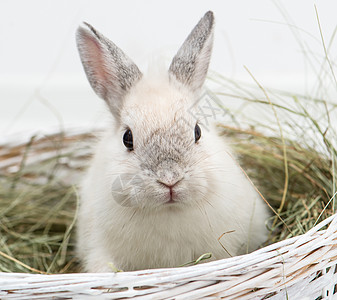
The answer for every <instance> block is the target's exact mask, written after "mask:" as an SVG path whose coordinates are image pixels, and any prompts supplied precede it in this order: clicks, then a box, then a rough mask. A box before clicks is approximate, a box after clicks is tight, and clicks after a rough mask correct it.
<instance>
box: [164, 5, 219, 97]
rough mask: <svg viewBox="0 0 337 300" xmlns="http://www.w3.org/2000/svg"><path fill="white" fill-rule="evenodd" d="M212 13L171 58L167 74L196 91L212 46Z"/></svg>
mask: <svg viewBox="0 0 337 300" xmlns="http://www.w3.org/2000/svg"><path fill="white" fill-rule="evenodd" d="M213 25H214V16H213V12H211V11H209V12H207V13H206V14H205V15H204V16H203V18H202V19H201V20H200V21H199V23H198V24H197V25H196V26H195V27H194V29H193V30H192V32H191V33H190V35H189V36H188V37H187V39H186V40H185V42H184V43H183V45H182V46H181V47H180V49H179V51H178V53H177V54H176V56H175V57H174V58H173V60H172V63H171V65H170V68H169V72H170V74H171V75H173V76H174V77H175V78H176V79H177V80H178V81H180V82H181V83H183V84H184V85H186V86H188V87H190V88H191V89H192V90H193V91H195V90H198V89H200V88H201V87H202V85H203V84H204V81H205V78H206V75H207V70H208V66H209V61H210V57H211V52H212V46H213Z"/></svg>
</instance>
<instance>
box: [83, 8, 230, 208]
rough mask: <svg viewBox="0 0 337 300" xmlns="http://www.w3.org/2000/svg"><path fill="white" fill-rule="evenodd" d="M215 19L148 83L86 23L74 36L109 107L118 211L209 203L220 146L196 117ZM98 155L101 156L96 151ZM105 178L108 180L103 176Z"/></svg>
mask: <svg viewBox="0 0 337 300" xmlns="http://www.w3.org/2000/svg"><path fill="white" fill-rule="evenodd" d="M213 24H214V19H213V13H212V12H207V13H206V14H205V16H204V17H203V18H202V19H201V20H200V21H199V23H198V24H197V25H196V27H195V28H194V29H193V30H192V32H191V33H190V35H189V36H188V37H187V39H186V40H185V42H184V43H183V45H182V46H181V48H180V49H179V51H178V52H177V54H176V55H175V57H174V58H173V60H172V63H171V65H170V67H169V70H168V72H166V74H164V75H163V76H162V78H147V77H146V76H143V75H142V73H141V72H140V70H139V69H138V67H137V66H136V65H135V64H134V63H133V62H132V61H131V60H130V59H129V58H128V57H127V56H126V55H125V54H124V53H123V52H122V51H121V50H120V49H119V48H118V47H117V46H116V45H115V44H113V43H112V42H111V41H109V40H108V39H107V38H105V37H104V36H103V35H102V34H100V33H99V32H98V31H97V30H95V29H94V28H93V27H92V26H90V25H89V24H85V26H83V27H80V28H79V29H78V32H77V44H78V49H79V52H80V56H81V60H82V64H83V66H84V69H85V72H86V75H87V77H88V80H89V82H90V84H91V86H92V88H93V89H94V91H95V92H96V93H97V95H98V96H99V97H101V98H103V99H104V100H105V102H106V103H107V105H108V107H109V109H110V111H111V113H112V116H113V119H114V120H115V122H114V123H115V125H116V126H115V127H114V128H111V130H110V131H111V134H110V137H109V138H107V139H106V140H105V143H106V145H105V146H104V147H105V150H104V151H103V152H104V153H102V154H101V155H107V159H106V164H107V165H108V166H105V167H106V168H108V169H109V176H110V177H109V178H102V180H105V181H109V184H110V186H111V194H112V196H113V197H114V199H115V200H116V201H117V202H118V203H119V204H121V205H125V206H131V205H132V206H139V207H143V208H145V207H175V206H185V205H190V204H195V203H197V202H202V201H207V197H208V195H209V193H210V191H212V190H213V191H214V190H216V187H214V184H216V182H218V181H217V179H216V178H214V176H215V175H214V172H215V170H217V169H219V165H218V164H219V161H218V160H219V159H218V158H216V157H217V156H218V154H217V153H219V152H221V151H220V150H221V149H222V148H223V146H222V143H223V141H220V140H219V139H217V138H215V134H214V133H213V132H212V131H207V130H203V128H202V126H201V125H200V120H198V119H196V117H195V114H193V105H194V103H195V102H196V101H198V99H199V97H200V94H201V88H202V86H203V84H204V81H205V77H206V74H207V70H208V66H209V60H210V55H211V50H212V44H213ZM97 155H100V153H97ZM104 176H106V174H105V175H104Z"/></svg>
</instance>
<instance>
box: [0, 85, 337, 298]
mask: <svg viewBox="0 0 337 300" xmlns="http://www.w3.org/2000/svg"><path fill="white" fill-rule="evenodd" d="M227 84H228V85H229V86H230V82H227ZM232 88H233V87H232ZM240 92H241V93H246V94H245V95H239V97H241V98H242V99H244V101H243V102H244V103H247V102H248V103H253V104H254V105H253V106H254V107H255V108H257V109H261V107H263V109H264V110H265V111H266V114H267V115H269V116H270V115H273V116H274V121H273V123H272V124H273V125H274V127H273V126H270V125H268V126H267V125H265V124H263V123H261V122H256V121H251V120H249V119H247V114H245V116H244V117H243V111H245V109H246V106H245V104H242V103H241V106H237V108H236V109H232V108H231V109H229V108H227V107H225V108H224V109H225V110H226V111H227V115H226V117H227V121H226V124H229V125H228V126H224V125H220V130H221V131H222V134H224V135H225V136H226V137H227V138H228V139H229V140H230V142H231V144H232V147H233V148H234V150H235V151H236V153H237V154H238V158H239V160H240V162H241V165H242V166H243V169H244V170H245V172H246V173H247V175H248V176H249V177H250V178H251V179H252V181H253V182H254V184H255V185H256V187H257V189H258V190H259V191H260V193H261V195H263V197H264V199H265V200H266V201H267V202H268V203H269V205H270V206H271V208H272V209H273V211H274V214H273V216H272V220H270V222H269V224H270V236H269V240H268V242H267V244H269V246H266V247H264V248H261V249H260V250H258V251H255V252H253V253H250V254H247V255H244V256H239V257H233V258H230V259H225V260H221V261H216V262H210V263H206V264H200V265H196V266H192V267H183V268H176V269H167V270H150V271H139V272H125V273H124V272H122V273H111V274H64V273H74V272H79V271H80V268H79V266H78V262H77V261H76V258H75V255H74V224H75V220H76V212H77V206H78V191H77V184H78V182H79V180H80V178H81V175H82V172H83V170H85V168H86V166H87V164H88V162H89V158H90V156H91V154H92V145H93V144H94V142H95V140H96V139H95V135H94V134H92V133H71V132H67V133H57V134H50V135H44V136H33V137H31V138H30V140H29V141H21V142H20V141H14V142H8V143H5V144H2V145H1V146H0V216H1V217H0V243H1V246H0V249H1V250H0V272H3V273H0V282H4V284H0V295H3V297H4V299H5V298H6V299H7V298H8V299H9V298H15V299H19V298H20V297H22V298H25V297H28V298H30V297H32V296H27V295H35V296H36V297H42V298H43V297H47V298H48V297H49V296H51V295H52V296H55V297H72V296H74V295H78V294H79V293H81V294H83V295H106V296H109V297H114V298H115V297H133V296H141V295H143V296H144V297H146V296H149V295H151V296H153V297H156V299H164V298H167V297H175V298H176V299H180V298H181V299H191V298H204V297H206V296H213V297H215V298H217V297H225V296H228V297H232V298H237V297H239V298H240V299H251V298H253V297H259V298H261V299H262V298H264V299H266V298H272V299H274V298H275V299H281V298H278V297H284V296H286V295H288V296H292V297H295V298H296V297H297V299H299V298H298V297H304V296H305V295H309V296H310V297H313V298H310V299H315V298H318V297H332V295H333V293H334V292H335V290H334V289H335V287H334V285H335V284H336V283H337V276H336V273H335V270H336V264H337V217H335V215H334V213H335V210H336V206H337V204H336V202H335V196H336V174H335V170H336V161H337V152H336V147H335V144H334V141H335V140H334V138H335V137H336V135H335V132H334V130H333V128H332V127H331V124H330V121H329V120H330V116H331V114H332V112H333V111H334V108H335V105H332V104H329V103H328V102H326V101H321V100H313V101H309V100H308V99H305V101H307V102H306V104H305V105H303V101H302V100H303V99H302V100H301V101H300V100H299V98H298V97H294V96H291V97H290V96H289V95H283V96H284V97H282V98H280V97H279V95H278V98H277V99H273V101H270V99H269V98H267V99H259V98H256V97H255V96H254V97H250V96H249V95H250V94H249V93H250V92H249V91H245V90H242V89H241V90H240ZM215 96H216V98H219V97H229V96H231V97H232V96H233V94H232V93H229V92H228V91H227V92H219V93H217V94H216V95H215ZM289 97H290V99H292V101H291V103H292V104H293V105H294V104H295V107H291V105H289V102H287V105H284V99H289ZM280 99H281V100H282V101H283V102H282V101H281V100H280ZM308 103H309V104H310V105H312V106H313V107H315V109H316V111H317V109H318V108H317V106H322V107H324V108H325V110H323V111H326V112H328V113H327V115H326V116H327V117H326V119H327V120H328V121H326V120H325V119H323V118H320V120H319V121H317V118H313V117H312V115H311V113H310V107H308V105H307V104H308ZM242 105H244V106H242ZM249 107H251V106H249ZM332 108H333V109H332ZM238 112H240V113H238ZM248 115H249V114H248ZM289 116H290V117H289ZM240 118H241V119H240ZM242 120H244V121H242ZM282 120H286V121H284V122H283V121H282ZM322 120H323V121H322ZM325 121H326V122H325ZM267 122H269V124H270V120H267ZM238 124H240V126H238ZM303 124H306V125H307V126H304V125H303ZM301 131H302V135H301V134H300V133H301ZM309 131H310V134H309ZM287 133H292V134H295V136H296V138H294V136H292V135H291V134H287ZM303 133H305V134H306V135H304V134H303ZM308 136H310V139H309V138H308ZM329 224H330V226H329ZM10 273H12V274H10ZM13 273H17V274H13ZM23 273H26V274H23ZM30 273H40V275H37V274H35V275H33V274H30ZM41 274H58V275H41ZM17 286H19V287H17ZM47 295H48V296H47ZM35 296H34V297H35ZM322 299H323V298H322ZM324 299H325V298H324Z"/></svg>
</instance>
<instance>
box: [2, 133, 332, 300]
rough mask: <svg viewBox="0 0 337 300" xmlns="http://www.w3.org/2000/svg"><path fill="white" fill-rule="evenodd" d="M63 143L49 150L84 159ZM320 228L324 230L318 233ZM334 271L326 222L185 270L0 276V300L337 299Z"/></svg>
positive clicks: (9, 160) (5, 159) (84, 139)
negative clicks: (241, 252)
mask: <svg viewBox="0 0 337 300" xmlns="http://www.w3.org/2000/svg"><path fill="white" fill-rule="evenodd" d="M67 137H68V139H66V140H67V141H68V142H65V143H63V145H62V149H61V150H60V149H58V150H57V151H63V152H67V151H68V152H69V151H73V150H74V149H77V151H76V152H75V153H76V155H75V157H74V160H76V159H80V158H81V157H82V156H83V155H84V154H87V153H88V152H90V148H89V146H88V145H89V144H90V142H91V140H92V136H90V135H89V136H88V135H82V136H80V138H81V139H80V140H81V142H80V143H78V142H76V143H74V141H78V139H76V138H75V137H74V136H71V135H68V136H67ZM47 140H48V139H47ZM47 140H46V139H45V140H42V142H41V143H39V144H38V146H37V147H36V149H35V152H34V151H33V153H35V155H32V156H29V157H28V159H27V163H37V162H38V161H41V160H43V159H47V158H48V157H50V156H51V155H53V154H55V153H54V152H55V151H56V150H53V149H51V148H50V146H49V145H47V144H48V143H47ZM14 146H15V147H18V146H19V144H16V145H14V144H13V143H12V144H7V145H4V146H2V147H1V148H0V170H2V171H3V170H9V169H15V166H16V165H17V164H18V163H19V162H20V159H19V158H20V155H21V154H22V153H21V152H20V151H17V153H16V155H10V156H8V155H6V153H7V152H6V151H7V150H8V149H10V148H13V147H14ZM6 149H7V150H6ZM41 153H43V155H42V156H41ZM36 154H40V155H36ZM75 165H77V164H74V166H75ZM68 167H69V164H68ZM74 169H76V167H74ZM71 177H72V178H73V176H71ZM326 225H329V227H328V229H324V230H320V229H322V228H324V227H325V226H326ZM336 266H337V215H334V216H332V217H330V218H328V219H326V220H324V221H322V222H321V223H320V224H318V225H317V226H316V227H314V228H313V229H311V230H310V231H309V232H307V233H306V234H304V235H301V236H297V237H294V238H291V239H288V240H285V241H282V242H279V243H276V244H273V245H270V246H268V247H265V248H262V249H260V250H257V251H255V252H253V253H250V254H247V255H242V256H237V257H232V258H229V259H224V260H219V261H214V262H210V263H204V264H200V265H196V266H191V267H182V268H172V269H155V270H145V271H136V272H119V273H102V274H88V273H86V274H59V275H36V274H23V273H0V298H1V299H51V298H53V299H55V298H56V299H57V298H63V299H69V298H77V299H87V298H94V299H97V298H102V299H116V298H123V299H126V298H131V297H134V298H137V299H199V298H202V299H219V298H225V299H337V291H336V284H337V267H336Z"/></svg>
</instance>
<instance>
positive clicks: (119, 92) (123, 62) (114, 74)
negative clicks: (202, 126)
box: [76, 23, 142, 118]
mask: <svg viewBox="0 0 337 300" xmlns="http://www.w3.org/2000/svg"><path fill="white" fill-rule="evenodd" d="M84 24H85V25H86V27H83V26H80V27H79V28H78V30H77V33H76V40H77V47H78V50H79V53H80V57H81V61H82V64H83V67H84V70H85V73H86V74H87V77H88V80H89V82H90V84H91V86H92V88H93V89H94V91H95V92H96V94H97V95H98V96H99V97H101V98H102V99H104V100H105V101H106V102H107V104H108V105H109V108H110V110H111V112H112V113H113V115H114V116H116V117H117V118H118V117H119V115H120V109H121V107H122V102H123V98H124V97H125V95H126V93H127V92H128V90H129V89H130V88H131V87H132V86H133V85H134V84H135V83H136V82H137V81H138V80H139V79H140V78H141V77H142V73H141V72H140V71H139V69H138V67H137V66H136V65H135V64H134V63H133V62H132V61H131V60H130V59H129V58H128V57H127V56H126V55H125V54H124V53H123V51H122V50H121V49H119V48H118V47H117V46H116V45H115V44H114V43H112V42H111V41H109V40H108V39H107V38H106V37H104V36H103V35H102V34H100V33H99V32H98V31H97V30H95V28H93V27H92V26H91V25H89V24H87V23H84Z"/></svg>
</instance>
